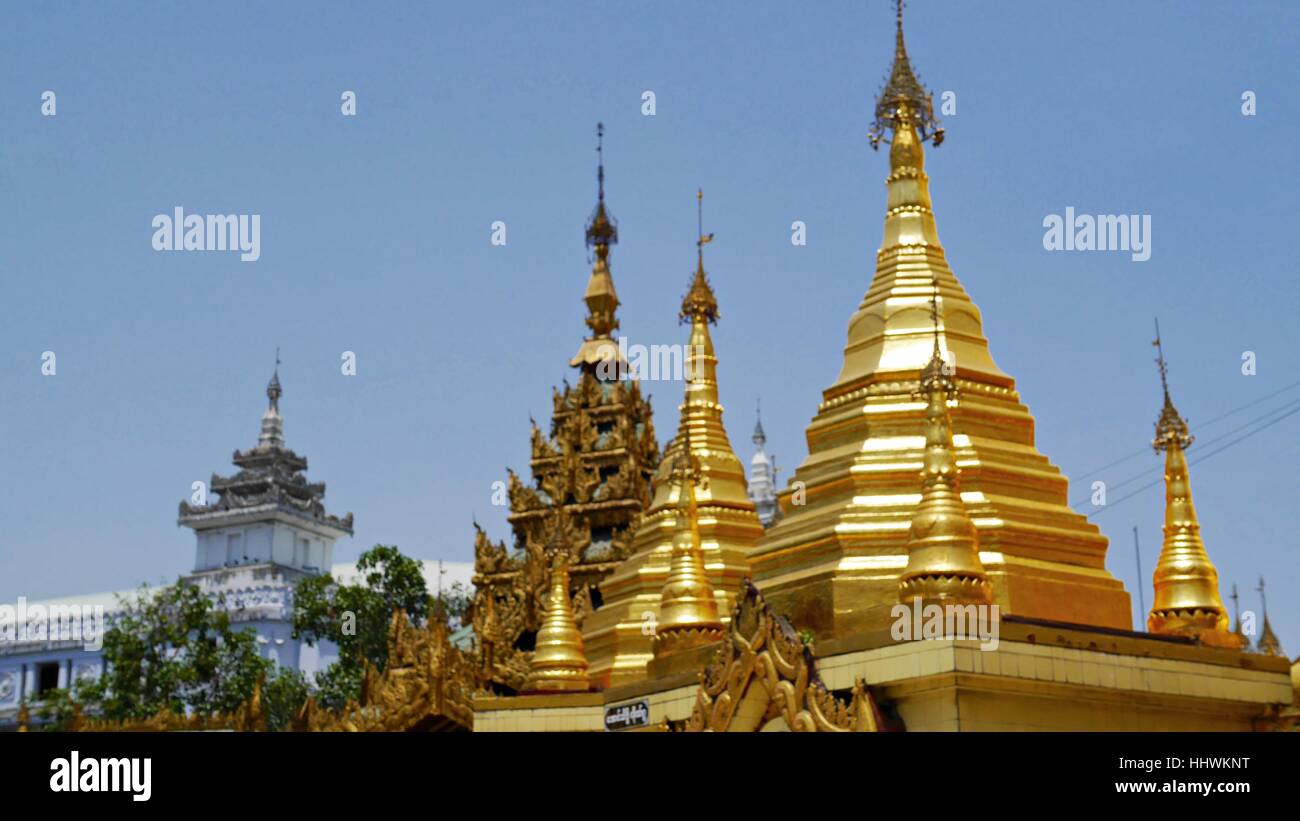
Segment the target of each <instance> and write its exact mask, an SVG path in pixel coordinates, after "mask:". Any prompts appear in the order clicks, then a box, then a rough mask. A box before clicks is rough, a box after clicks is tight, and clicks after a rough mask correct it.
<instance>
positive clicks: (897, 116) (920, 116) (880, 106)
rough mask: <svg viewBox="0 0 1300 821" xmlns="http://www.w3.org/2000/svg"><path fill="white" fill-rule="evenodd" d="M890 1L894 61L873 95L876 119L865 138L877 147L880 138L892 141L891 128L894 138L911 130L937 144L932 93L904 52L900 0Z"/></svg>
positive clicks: (939, 129)
mask: <svg viewBox="0 0 1300 821" xmlns="http://www.w3.org/2000/svg"><path fill="white" fill-rule="evenodd" d="M894 5H895V10H896V12H897V15H896V17H897V26H896V31H895V35H894V64H893V66H892V67H891V68H890V71H889V80H888V81H887V82H886V83H885V87H884V88H883V89H881V91H880V96H879V97H878V98H877V99H876V119H875V121H874V122H873V123H872V124H871V130H870V132H869V133H868V138H869V139H870V140H871V147H872V148H879V146H880V144H881V143H882V142H886V143H887V142H892V140H891V139H890V138H889V137H888V136H887V135H888V133H889V132H891V131H892V132H894V138H895V139H897V138H898V136H899V135H900V134H902V135H904V136H905V135H906V134H907V133H909V132H912V131H913V130H915V131H916V132H918V133H919V136H920V141H921V142H927V141H932V142H933V143H934V145H935V147H938V146H939V144H940V143H942V142H943V128H942V126H941V125H940V124H939V118H938V117H936V116H935V115H934V101H933V97H932V95H931V94H930V92H928V91H926V90H925V87H924V86H923V85H921V81H920V79H919V78H918V77H917V76H916V72H914V71H913V70H912V61H911V60H910V59H908V56H907V46H906V45H905V44H904V43H903V0H894Z"/></svg>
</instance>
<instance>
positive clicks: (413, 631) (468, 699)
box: [296, 610, 475, 732]
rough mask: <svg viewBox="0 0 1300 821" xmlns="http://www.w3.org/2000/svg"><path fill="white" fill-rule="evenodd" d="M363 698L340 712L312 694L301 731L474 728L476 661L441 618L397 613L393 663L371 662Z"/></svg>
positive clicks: (301, 715)
mask: <svg viewBox="0 0 1300 821" xmlns="http://www.w3.org/2000/svg"><path fill="white" fill-rule="evenodd" d="M363 676H364V677H363V679H362V685H361V698H360V700H359V701H355V702H350V703H349V704H348V705H347V706H345V707H344V708H343V710H341V711H340V712H339V713H337V714H336V713H331V712H329V711H326V710H322V709H320V707H318V706H317V704H316V701H315V698H314V697H313V698H309V699H308V700H307V703H306V704H305V705H303V708H302V711H301V712H300V713H299V715H298V719H297V722H296V729H299V730H306V731H309V732H340V731H341V732H427V731H436V730H469V729H473V727H474V707H473V704H472V699H473V693H474V687H475V673H474V667H473V663H472V661H471V659H470V658H469V657H468V656H467V655H466V654H465V653H464V652H463V651H461V650H460V649H459V648H457V647H456V646H454V645H453V644H452V643H451V641H450V637H449V632H448V628H447V625H446V623H445V622H444V621H443V620H442V619H440V618H437V617H433V618H430V619H429V623H428V624H427V625H425V626H423V627H416V626H413V625H412V624H411V622H410V620H409V619H408V618H407V616H406V613H405V612H404V611H401V610H399V611H397V612H396V613H394V614H393V619H392V621H391V622H390V623H389V628H388V665H387V667H386V668H385V669H384V671H383V672H382V673H381V672H379V671H378V670H376V669H375V668H374V667H372V666H371V665H369V664H367V665H366V667H365V672H364V674H363Z"/></svg>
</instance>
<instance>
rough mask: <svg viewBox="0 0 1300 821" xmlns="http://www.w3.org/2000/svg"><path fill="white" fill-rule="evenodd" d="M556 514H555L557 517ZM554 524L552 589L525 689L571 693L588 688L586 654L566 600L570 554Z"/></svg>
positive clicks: (551, 556)
mask: <svg viewBox="0 0 1300 821" xmlns="http://www.w3.org/2000/svg"><path fill="white" fill-rule="evenodd" d="M558 518H559V517H558V516H557V519H558ZM562 533H563V528H562V527H560V526H559V524H558V522H557V526H556V529H555V534H556V538H555V539H554V540H553V544H552V545H551V550H550V551H549V552H550V559H551V588H550V590H549V592H548V593H547V598H546V611H545V616H544V617H543V618H542V628H541V629H540V630H538V631H537V645H536V650H535V651H534V652H533V662H532V671H531V672H530V673H529V676H528V681H527V682H526V683H525V684H524V692H532V693H556V692H564V693H573V692H586V691H587V690H590V689H591V683H590V681H589V680H588V679H587V657H586V655H585V654H584V652H583V646H582V633H580V632H578V625H577V623H576V622H575V621H574V618H573V605H572V603H571V602H570V601H569V555H568V547H567V545H565V544H563V539H562V538H561V537H560V534H562Z"/></svg>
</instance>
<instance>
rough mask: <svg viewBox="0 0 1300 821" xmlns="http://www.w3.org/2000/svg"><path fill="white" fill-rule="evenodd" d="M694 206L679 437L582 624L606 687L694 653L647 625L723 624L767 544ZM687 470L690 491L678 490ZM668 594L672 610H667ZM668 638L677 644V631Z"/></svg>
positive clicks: (594, 670)
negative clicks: (730, 425)
mask: <svg viewBox="0 0 1300 821" xmlns="http://www.w3.org/2000/svg"><path fill="white" fill-rule="evenodd" d="M695 197H696V209H697V219H699V220H700V221H701V222H700V224H699V225H698V226H697V227H698V233H697V234H696V242H695V247H696V254H695V257H696V263H695V270H694V272H693V273H692V274H691V275H690V285H689V286H688V288H687V291H686V294H685V296H684V297H683V299H682V302H681V312H680V314H679V318H680V320H681V322H682V323H683V324H687V325H689V326H690V334H689V339H688V344H687V346H686V351H685V353H684V355H683V357H682V364H683V366H684V374H683V376H684V381H685V386H684V396H683V399H682V403H681V404H680V405H678V412H679V414H680V417H679V418H680V421H679V423H678V427H677V434H676V436H675V437H674V438H673V439H672V441H671V442H670V443H669V444H668V447H667V448H666V450H665V453H664V458H663V459H662V460H661V461H660V463H659V467H658V469H657V470H656V472H655V477H654V495H653V498H652V499H651V501H650V505H649V506H648V507H646V508H645V510H644V511H643V513H642V516H641V521H640V523H639V524H638V525H637V529H636V532H635V534H634V535H633V537H632V555H631V556H630V557H629V558H628V559H627V560H626V561H624V562H623V563H622V564H621V565H620V566H619V567H618V569H617V570H615V571H614V572H613V573H611V574H610V575H609V576H607V577H606V578H605V579H604V580H603V581H601V583H600V593H601V597H602V599H603V604H602V605H601V607H600V609H598V610H596V611H594V612H593V613H592V614H591V615H590V616H589V617H588V618H587V619H586V620H585V621H584V622H583V637H584V639H585V640H586V642H587V648H588V654H589V655H588V657H589V658H590V660H591V675H592V678H593V680H595V681H596V682H598V683H599V684H600V685H601V686H606V687H608V686H614V685H618V684H623V683H628V682H631V681H635V680H638V679H641V678H644V676H645V675H646V669H647V665H648V664H649V663H650V662H651V660H652V659H654V657H655V655H656V653H658V652H661V651H667V652H671V651H670V649H669V648H670V647H680V646H683V644H684V645H686V646H689V645H690V644H691V643H692V640H686V641H668V642H662V643H661V642H657V641H655V640H653V638H652V637H651V636H650V635H648V633H649V632H651V631H648V630H646V626H647V624H648V621H647V620H648V619H649V618H650V617H653V618H654V621H655V623H656V624H657V625H658V627H657V629H656V630H655V631H654V632H655V633H656V634H659V635H662V634H663V632H664V625H668V626H669V627H670V628H671V627H672V626H673V625H682V626H683V627H684V626H685V625H689V624H696V625H697V626H699V627H700V629H701V630H703V628H704V626H707V625H709V624H711V623H717V622H721V623H722V624H725V623H726V621H727V619H728V614H729V613H730V612H731V605H732V603H733V602H734V600H735V597H736V594H737V592H738V591H739V590H740V589H741V583H742V581H743V580H744V579H745V578H746V577H747V576H749V575H750V573H751V568H750V565H749V561H748V558H747V557H748V555H749V554H750V553H751V552H752V551H753V550H754V548H755V546H756V545H757V543H758V540H759V539H760V538H762V535H763V523H762V522H761V521H760V520H759V518H758V513H757V512H756V511H755V509H754V502H753V500H751V499H750V498H749V491H748V486H747V484H746V482H745V468H744V465H743V464H742V463H741V461H740V459H739V458H737V456H736V453H735V451H734V450H732V447H731V442H730V440H729V439H728V437H727V430H726V427H725V426H724V424H723V419H722V415H723V408H722V404H721V402H719V400H718V359H717V356H716V354H715V351H714V347H713V338H712V336H711V333H710V330H709V326H710V325H712V324H714V323H716V322H717V320H718V300H717V298H716V297H715V296H714V293H713V287H712V286H711V285H710V284H709V277H708V275H707V274H706V273H705V271H704V246H705V245H707V244H708V243H709V242H710V241H711V240H712V239H713V235H712V234H706V233H704V230H703V227H702V213H703V192H701V191H697V192H696V195H695ZM687 466H690V468H691V470H692V475H694V476H695V477H696V480H695V481H693V482H685V481H683V480H682V475H683V474H682V473H681V471H682V470H685V469H686V467H687ZM684 529H685V532H684ZM706 574H707V575H706ZM670 576H671V578H670ZM701 579H702V580H704V581H707V583H708V588H707V590H708V591H710V592H711V593H712V596H713V598H714V599H716V603H715V604H714V605H713V607H712V608H709V606H708V604H705V603H702V602H701V601H700V599H701V597H702V596H706V595H707V593H704V592H703V591H704V590H705V588H702V587H699V586H697V585H696V584H695V581H696V580H701ZM665 590H668V591H669V592H668V598H669V599H673V600H674V603H673V604H668V602H665V599H664V596H665ZM661 605H667V610H666V612H664V613H660V607H661ZM719 616H720V617H721V618H719ZM667 632H668V634H669V635H670V636H671V634H672V633H673V632H674V630H673V629H669V630H668V631H667ZM678 632H685V630H682V631H678ZM699 635H700V636H706V635H707V634H705V633H702V632H701V633H700V634H699ZM676 638H677V639H682V638H683V637H682V636H677V637H676Z"/></svg>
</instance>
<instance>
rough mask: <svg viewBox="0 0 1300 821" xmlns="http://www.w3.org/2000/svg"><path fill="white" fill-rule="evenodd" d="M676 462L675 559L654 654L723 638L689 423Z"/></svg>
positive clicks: (661, 602) (664, 594)
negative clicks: (704, 544) (704, 548)
mask: <svg viewBox="0 0 1300 821" xmlns="http://www.w3.org/2000/svg"><path fill="white" fill-rule="evenodd" d="M682 433H683V435H684V436H685V441H684V442H683V443H682V449H681V450H680V451H679V452H678V454H677V462H676V464H674V465H673V480H674V482H676V483H677V484H678V486H679V487H680V490H679V491H678V497H677V525H676V528H675V529H674V531H673V553H672V563H671V565H670V566H669V569H668V578H667V579H665V580H664V587H663V592H662V593H661V594H660V599H659V621H658V624H657V629H656V636H657V641H656V643H655V654H656V655H658V654H660V653H663V652H672V651H674V650H680V649H685V648H687V647H695V646H698V645H701V644H707V643H710V642H714V641H718V640H719V639H721V638H722V620H721V619H720V618H719V617H718V601H717V599H716V598H714V593H713V585H712V584H710V583H709V577H708V574H707V573H706V572H705V569H704V555H703V553H701V552H700V524H699V511H698V510H697V509H696V505H695V487H696V485H698V484H700V483H701V480H702V477H701V473H700V463H699V460H698V459H697V458H696V457H695V454H693V453H692V452H691V441H690V428H689V427H687V428H684V429H683V430H682Z"/></svg>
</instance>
